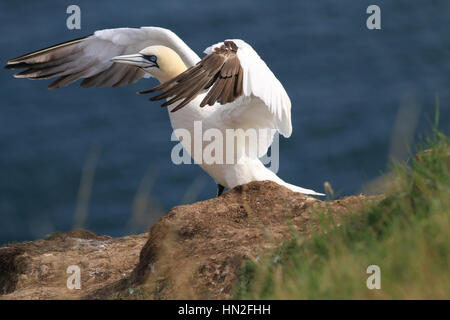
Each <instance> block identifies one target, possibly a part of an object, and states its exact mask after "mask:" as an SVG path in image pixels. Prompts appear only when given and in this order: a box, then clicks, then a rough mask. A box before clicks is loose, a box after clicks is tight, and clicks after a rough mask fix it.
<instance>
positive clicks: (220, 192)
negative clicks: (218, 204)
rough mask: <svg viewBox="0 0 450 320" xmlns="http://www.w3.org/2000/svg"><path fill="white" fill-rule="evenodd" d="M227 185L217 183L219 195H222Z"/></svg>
mask: <svg viewBox="0 0 450 320" xmlns="http://www.w3.org/2000/svg"><path fill="white" fill-rule="evenodd" d="M224 189H225V187H224V186H223V185H221V184H217V196H218V197H220V195H221V194H222V193H223V190H224Z"/></svg>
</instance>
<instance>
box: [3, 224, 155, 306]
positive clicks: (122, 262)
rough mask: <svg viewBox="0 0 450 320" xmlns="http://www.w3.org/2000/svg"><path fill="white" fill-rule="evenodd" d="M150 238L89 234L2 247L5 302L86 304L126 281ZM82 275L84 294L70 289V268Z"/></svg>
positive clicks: (78, 232)
mask: <svg viewBox="0 0 450 320" xmlns="http://www.w3.org/2000/svg"><path fill="white" fill-rule="evenodd" d="M146 240H147V235H146V234H143V235H132V236H128V237H123V238H111V237H108V236H98V235H96V234H94V233H92V232H90V231H87V230H74V231H71V232H65V233H63V232H62V233H56V234H52V235H51V236H50V237H49V238H47V239H46V240H38V241H33V242H24V243H16V244H11V245H7V246H6V247H2V248H0V299H81V298H82V297H83V296H84V295H86V293H88V292H91V291H93V290H96V289H99V288H101V287H104V286H105V284H109V283H114V282H116V281H118V280H120V279H122V278H124V277H127V276H128V275H129V274H130V273H131V271H132V270H133V268H134V267H135V265H136V263H137V262H138V260H139V252H140V250H141V248H142V246H143V245H144V244H145V241H146ZM70 265H77V266H79V267H80V271H81V289H80V290H76V289H74V290H69V289H68V288H67V284H66V283H67V278H68V277H69V276H70V275H71V274H68V273H67V272H66V271H67V268H68V267H69V266H70Z"/></svg>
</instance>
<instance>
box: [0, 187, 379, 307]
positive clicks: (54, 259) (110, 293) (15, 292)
mask: <svg viewBox="0 0 450 320" xmlns="http://www.w3.org/2000/svg"><path fill="white" fill-rule="evenodd" d="M378 199H380V197H370V198H368V197H364V196H362V195H361V196H352V197H347V198H344V199H341V200H336V201H327V202H324V201H319V200H317V199H314V198H312V197H308V196H305V195H302V194H299V193H294V192H292V191H290V190H288V189H286V188H284V187H281V186H279V185H277V184H275V183H273V182H269V181H264V182H252V183H250V184H247V185H244V186H240V187H236V188H234V189H233V190H230V191H228V192H226V193H224V194H223V195H222V196H221V197H218V198H214V199H210V200H206V201H201V202H197V203H194V204H191V205H183V206H178V207H175V208H173V209H172V210H170V211H169V212H168V213H167V214H166V215H165V216H164V217H162V218H161V219H160V220H159V221H158V222H157V223H156V224H155V225H153V227H152V228H151V229H150V231H149V234H148V235H147V234H142V235H133V236H128V237H123V238H111V237H107V236H98V235H95V234H93V233H91V232H89V231H84V230H76V231H72V232H68V233H60V234H56V235H54V236H52V237H50V238H49V239H46V240H39V241H34V242H26V243H20V244H13V245H9V246H6V247H3V248H0V271H1V273H0V294H3V295H0V299H200V298H203V299H226V298H229V297H231V295H232V291H233V286H234V284H235V283H236V280H237V274H238V271H239V270H240V268H241V267H242V265H243V263H244V262H245V261H247V260H248V259H257V258H258V256H259V255H261V254H263V253H264V252H267V251H268V250H269V249H271V248H274V247H276V246H278V245H279V244H280V243H281V242H282V241H285V240H287V239H289V238H291V237H292V236H293V234H294V232H295V233H298V234H301V235H305V236H308V235H309V233H310V230H311V228H314V227H315V225H316V224H317V222H318V219H317V215H316V212H318V211H324V210H323V209H324V208H326V209H327V210H326V211H327V212H328V213H327V214H332V215H333V216H334V217H335V218H336V220H337V221H339V219H340V217H342V215H345V214H350V213H352V212H353V211H354V210H355V209H357V208H359V207H361V206H363V205H366V204H367V203H368V202H370V201H377V200H378ZM69 265H77V266H79V267H80V270H81V289H80V290H76V289H74V290H69V289H68V288H67V286H66V282H67V278H68V277H69V276H70V274H67V273H66V270H67V267H68V266H69Z"/></svg>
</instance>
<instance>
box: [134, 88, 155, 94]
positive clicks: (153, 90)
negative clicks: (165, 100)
mask: <svg viewBox="0 0 450 320" xmlns="http://www.w3.org/2000/svg"><path fill="white" fill-rule="evenodd" d="M155 91H157V90H156V88H151V89H147V90H142V91H138V92H136V94H148V93H153V92H155Z"/></svg>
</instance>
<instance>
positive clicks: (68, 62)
mask: <svg viewBox="0 0 450 320" xmlns="http://www.w3.org/2000/svg"><path fill="white" fill-rule="evenodd" d="M152 45H164V46H166V47H169V48H171V49H173V50H175V51H176V52H177V53H178V55H179V56H180V57H181V59H182V60H183V62H184V63H185V64H186V65H187V66H192V65H194V64H195V63H197V62H198V61H199V60H200V58H199V57H198V55H197V54H196V53H195V52H193V51H192V50H191V49H190V48H189V47H188V46H187V45H186V44H185V43H184V42H183V40H181V39H180V38H179V37H178V36H177V35H176V34H175V33H173V32H172V31H170V30H168V29H164V28H159V27H141V28H116V29H105V30H98V31H96V32H95V33H94V34H92V35H90V36H87V37H84V38H79V39H75V40H72V41H68V42H64V43H61V44H58V45H55V46H51V47H49V48H46V49H42V50H38V51H35V52H32V53H29V54H25V55H23V56H20V57H18V58H15V59H11V60H9V61H8V63H7V65H6V66H5V68H6V69H22V68H25V69H26V70H24V71H22V72H19V73H17V74H15V75H14V76H15V77H16V78H27V79H32V80H34V79H50V78H56V77H58V79H56V81H54V82H53V83H52V84H50V85H49V89H56V88H60V87H63V86H67V85H69V84H71V83H73V82H75V81H77V80H78V79H81V78H84V80H83V81H82V82H81V86H82V87H92V86H97V87H109V86H113V87H120V86H123V85H127V84H130V83H134V82H136V81H138V80H139V79H141V78H142V77H144V76H145V75H147V74H146V73H145V72H144V71H143V70H141V69H139V68H137V67H135V66H131V65H125V64H118V63H113V62H111V61H110V60H111V58H113V57H115V56H118V55H124V54H131V53H137V52H139V51H140V50H142V49H144V48H146V47H148V46H152Z"/></svg>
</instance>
